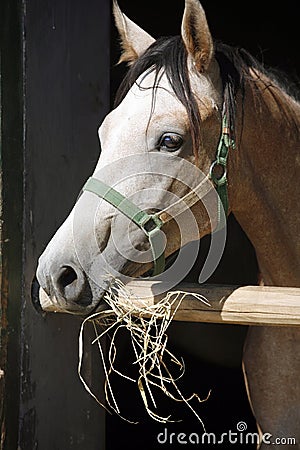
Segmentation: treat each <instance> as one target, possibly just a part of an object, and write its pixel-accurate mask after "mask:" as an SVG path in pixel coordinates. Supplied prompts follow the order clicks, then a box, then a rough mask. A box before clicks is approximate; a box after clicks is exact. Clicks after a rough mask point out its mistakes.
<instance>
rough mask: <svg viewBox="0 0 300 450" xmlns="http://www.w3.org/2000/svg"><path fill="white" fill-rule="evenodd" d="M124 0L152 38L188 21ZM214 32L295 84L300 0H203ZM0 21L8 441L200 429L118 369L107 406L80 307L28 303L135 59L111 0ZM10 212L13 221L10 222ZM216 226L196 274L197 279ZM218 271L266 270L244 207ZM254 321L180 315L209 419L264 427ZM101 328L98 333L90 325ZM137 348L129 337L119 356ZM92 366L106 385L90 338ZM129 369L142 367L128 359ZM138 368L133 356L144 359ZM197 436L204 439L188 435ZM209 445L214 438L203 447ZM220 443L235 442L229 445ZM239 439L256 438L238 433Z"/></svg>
mask: <svg viewBox="0 0 300 450" xmlns="http://www.w3.org/2000/svg"><path fill="white" fill-rule="evenodd" d="M119 4H120V6H121V8H122V9H123V11H124V12H125V13H126V15H128V16H129V17H130V18H131V19H132V20H134V21H135V22H136V23H137V24H138V25H140V26H141V27H142V28H144V29H145V30H146V31H148V32H149V33H150V34H152V35H153V36H154V37H158V36H167V35H174V34H178V33H179V32H180V26H181V19H182V13H183V7H184V1H183V0H176V1H174V0H152V1H151V2H150V1H149V2H140V1H138V0H119ZM202 5H203V7H204V9H205V11H206V14H207V18H208V21H209V25H210V29H211V32H212V35H213V36H214V38H215V39H216V40H219V41H222V42H225V43H228V44H231V45H234V46H241V47H244V48H245V49H247V50H248V51H249V52H250V53H252V55H253V56H255V57H257V58H258V60H259V61H262V62H263V63H264V64H265V65H266V66H267V67H269V66H270V67H273V68H274V69H275V71H276V72H278V74H279V75H280V78H282V79H283V80H285V83H286V84H287V85H288V86H292V85H295V87H296V88H297V84H298V87H299V83H298V82H297V77H298V76H299V73H300V60H299V58H298V41H299V39H298V36H297V31H298V23H296V20H297V13H296V3H295V4H294V5H293V6H292V5H287V6H286V7H284V5H283V6H281V7H280V8H279V7H278V8H277V7H276V6H274V3H273V2H269V1H265V2H258V1H252V2H249V3H242V2H235V1H230V0H228V1H227V2H217V1H212V0H202ZM0 8H1V9H0V30H1V31H0V32H1V48H0V50H1V51H0V56H1V64H0V71H1V77H0V83H1V95H0V102H1V122H0V128H1V130H0V131H1V135H0V145H1V162H0V163H1V176H2V178H1V182H2V186H1V189H2V191H1V205H2V209H1V220H2V221H3V223H4V224H3V226H2V228H1V227H0V228H1V230H0V231H1V254H2V262H1V269H2V271H1V273H2V279H1V280H0V281H1V330H0V331H1V352H0V368H1V375H0V414H1V443H0V448H1V450H2V449H4V450H14V449H17V448H20V449H22V450H34V449H39V450H62V449H64V450H67V449H74V450H83V449H84V450H104V449H106V450H119V449H121V448H131V450H135V449H141V448H142V449H144V450H154V449H156V448H164V447H166V448H173V449H179V448H182V444H178V443H177V444H176V443H174V442H173V443H172V444H170V442H169V443H165V444H164V445H162V444H160V443H158V441H157V436H158V434H159V433H162V432H164V430H165V428H167V430H168V434H169V435H170V434H171V433H173V432H174V433H180V432H182V433H186V434H188V433H201V432H202V428H201V425H200V424H199V422H198V421H197V419H196V418H195V417H194V416H193V414H192V413H191V411H190V410H188V409H187V408H186V407H184V405H181V404H174V403H172V402H170V401H168V400H166V399H165V398H164V397H163V396H161V395H158V403H159V405H160V407H161V411H162V413H164V414H169V413H170V412H171V413H172V417H174V418H175V419H181V420H182V421H181V422H178V423H177V422H176V423H172V424H167V425H165V424H161V423H157V422H154V421H153V420H150V419H149V417H148V416H147V415H146V413H145V411H144V408H143V405H142V401H141V398H140V395H139V393H138V392H137V389H136V387H135V386H132V385H131V384H130V383H127V382H126V381H125V380H120V379H119V378H116V377H114V379H113V385H114V388H115V391H116V393H117V396H118V399H119V404H120V407H121V410H122V413H123V415H124V416H125V417H126V418H128V419H130V420H134V421H136V420H138V421H139V422H140V423H139V424H138V425H132V424H128V423H127V422H125V421H124V420H122V419H121V418H119V417H117V416H115V415H110V414H107V413H105V412H104V410H103V409H101V408H100V407H99V406H98V405H97V403H96V402H95V401H94V400H93V399H92V398H91V397H90V396H89V395H88V394H87V392H86V391H85V390H84V388H83V386H82V384H81V383H80V381H79V379H78V375H77V363H78V331H79V327H80V324H81V321H80V319H78V318H74V317H70V316H66V315H60V316H58V315H54V314H48V315H47V316H46V317H41V316H38V315H37V313H36V312H35V311H34V310H33V308H32V305H31V303H30V285H31V281H32V278H33V275H34V272H35V269H36V264H37V258H38V256H39V255H40V254H41V252H42V251H43V249H44V247H45V246H46V244H47V242H48V241H49V239H50V238H51V236H52V235H53V234H54V232H55V231H56V229H57V228H58V227H59V225H60V224H61V223H62V222H63V221H64V219H65V217H66V216H67V215H68V213H69V211H70V209H71V208H72V206H73V204H74V202H75V200H76V197H77V195H78V192H79V191H80V189H81V187H82V185H83V183H84V181H85V179H86V178H87V177H88V176H89V175H90V174H91V173H92V171H93V169H94V166H95V164H96V161H97V159H98V156H99V144H98V141H97V128H98V126H99V124H100V123H101V121H102V120H103V118H104V117H105V115H106V114H107V112H108V111H109V109H110V107H111V105H112V103H113V98H114V95H115V92H116V90H117V87H118V85H119V83H120V81H121V79H122V77H123V76H124V73H125V71H126V67H124V65H121V66H116V62H117V60H118V58H119V46H118V36H117V34H116V30H115V28H114V25H113V21H112V20H111V11H110V9H111V2H110V0H90V1H89V2H85V1H83V0H42V1H39V2H37V1H36V0H15V1H13V2H12V1H11V0H2V2H1V6H0ZM1 223H2V222H1ZM208 246H209V238H205V239H203V242H202V243H201V252H200V255H199V259H198V261H197V263H196V264H195V266H194V268H193V270H192V271H191V272H190V274H189V275H188V277H187V281H192V282H196V281H197V278H198V277H197V274H198V273H199V271H200V267H201V264H202V262H203V259H204V258H205V254H206V252H207V249H208ZM209 282H210V283H221V284H234V285H247V284H255V283H256V282H257V263H256V257H255V253H254V251H253V248H252V246H251V244H250V242H249V241H248V239H247V237H246V236H245V234H244V233H243V231H242V230H241V228H240V227H239V225H238V223H237V222H236V221H235V219H234V217H233V216H230V217H229V221H228V243H227V246H226V250H225V253H224V256H223V258H222V261H221V263H220V265H219V267H218V269H217V271H216V272H215V273H214V275H213V276H212V277H211V279H210V280H209ZM246 332H247V329H246V327H244V326H237V325H235V326H228V325H226V326H225V325H206V324H196V323H183V322H177V323H175V322H174V323H173V324H172V325H171V327H170V346H171V348H172V349H173V350H174V353H175V354H176V355H177V356H183V358H184V361H185V366H186V373H185V376H184V377H183V380H182V384H181V387H182V390H183V391H184V392H186V393H187V394H191V393H192V392H197V393H199V395H200V397H201V398H206V397H207V395H208V393H209V392H210V391H211V393H210V397H209V399H208V400H207V401H206V402H203V403H201V404H195V403H194V404H193V405H194V406H195V408H196V409H197V412H198V414H199V416H200V417H201V418H202V419H203V422H204V424H205V426H206V430H207V432H214V433H216V434H217V435H221V434H222V433H223V432H227V431H229V430H232V431H235V430H236V425H237V423H238V422H240V421H243V422H245V423H246V424H247V427H248V428H247V429H248V431H255V421H254V418H253V416H252V413H251V409H250V406H249V404H248V400H247V395H246V390H245V386H244V381H243V375H242V369H241V361H242V348H243V342H244V338H245V335H246ZM91 336H92V334H88V336H87V337H89V338H91ZM131 359H132V355H131V353H130V349H129V340H128V337H127V336H126V335H122V336H120V337H119V359H118V364H119V365H120V367H124V365H126V364H127V365H130V361H131ZM85 361H86V369H85V370H86V377H87V379H88V380H89V381H90V382H91V384H93V385H94V387H95V389H96V390H97V392H98V394H99V396H100V397H101V398H103V392H102V391H101V390H102V384H103V372H102V369H101V368H100V367H99V355H98V354H97V352H95V351H92V350H90V349H88V352H87V354H86V357H85ZM129 370H131V369H129ZM132 370H133V373H134V367H132ZM185 448H195V445H190V446H189V445H185ZM203 448H205V447H203ZM209 448H224V449H227V448H229V444H224V445H221V444H219V445H216V446H213V445H210V446H209ZM233 448H241V449H242V448H253V449H254V448H255V445H247V446H245V445H244V446H243V445H242V444H239V445H237V444H235V445H233Z"/></svg>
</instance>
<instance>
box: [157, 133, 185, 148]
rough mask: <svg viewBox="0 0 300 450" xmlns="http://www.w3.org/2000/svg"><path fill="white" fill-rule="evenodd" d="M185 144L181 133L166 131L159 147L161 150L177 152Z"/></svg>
mask: <svg viewBox="0 0 300 450" xmlns="http://www.w3.org/2000/svg"><path fill="white" fill-rule="evenodd" d="M182 144H183V139H182V137H181V136H180V135H179V134H175V133H166V134H164V135H163V136H162V137H161V139H160V142H159V148H160V149H161V150H168V151H169V152H175V151H176V150H178V149H179V148H180V147H181V146H182Z"/></svg>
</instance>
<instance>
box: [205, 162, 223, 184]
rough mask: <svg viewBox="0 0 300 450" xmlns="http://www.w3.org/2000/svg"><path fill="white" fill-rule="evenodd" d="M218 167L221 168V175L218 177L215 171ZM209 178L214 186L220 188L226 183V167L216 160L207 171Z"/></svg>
mask: <svg viewBox="0 0 300 450" xmlns="http://www.w3.org/2000/svg"><path fill="white" fill-rule="evenodd" d="M218 167H221V170H222V173H221V175H220V176H218V175H216V173H215V171H216V169H217V168H218ZM209 178H210V179H211V180H212V181H213V182H214V183H215V185H216V186H222V185H223V184H225V183H227V169H226V165H225V164H223V163H222V162H220V161H218V160H216V161H214V162H213V163H212V165H211V166H210V169H209Z"/></svg>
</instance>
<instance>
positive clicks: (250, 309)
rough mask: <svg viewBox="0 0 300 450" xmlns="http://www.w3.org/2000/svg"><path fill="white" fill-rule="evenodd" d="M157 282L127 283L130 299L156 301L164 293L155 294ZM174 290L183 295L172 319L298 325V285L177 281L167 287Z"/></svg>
mask: <svg viewBox="0 0 300 450" xmlns="http://www.w3.org/2000/svg"><path fill="white" fill-rule="evenodd" d="M160 286H161V284H160V282H157V281H155V282H153V281H150V280H143V281H135V282H132V283H130V284H129V285H128V287H129V289H130V292H131V293H132V301H133V303H135V304H136V305H137V306H141V305H142V303H145V302H146V304H147V305H152V304H155V303H157V302H158V301H160V300H161V299H162V298H163V297H164V296H165V295H166V294H156V292H159V290H160ZM176 291H180V292H182V296H184V298H183V300H182V302H181V305H180V307H179V309H178V311H177V313H176V315H175V320H180V321H188V322H213V323H232V324H242V325H270V326H299V325H300V289H298V288H290V287H268V286H243V287H237V286H222V285H197V284H180V285H178V286H176V287H175V288H173V289H170V290H169V292H176ZM193 293H197V294H200V295H202V296H204V297H205V298H206V299H207V301H208V302H209V304H210V306H206V305H205V304H204V303H203V302H201V301H199V300H196V299H195V298H194V297H193V295H192V294H193ZM185 294H186V295H185Z"/></svg>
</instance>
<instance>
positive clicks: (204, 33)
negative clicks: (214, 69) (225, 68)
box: [181, 0, 214, 72]
mask: <svg viewBox="0 0 300 450" xmlns="http://www.w3.org/2000/svg"><path fill="white" fill-rule="evenodd" d="M181 34H182V39H183V42H184V44H185V47H186V49H187V51H188V53H189V54H190V55H191V57H192V59H193V61H194V64H195V66H196V68H197V70H198V71H199V72H205V71H206V70H207V69H208V66H209V64H210V62H211V59H212V56H213V51H214V47H213V40H212V37H211V34H210V31H209V27H208V23H207V20H206V16H205V12H204V9H203V8H202V6H201V4H200V3H199V1H198V0H185V10H184V15H183V20H182V26H181Z"/></svg>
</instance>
